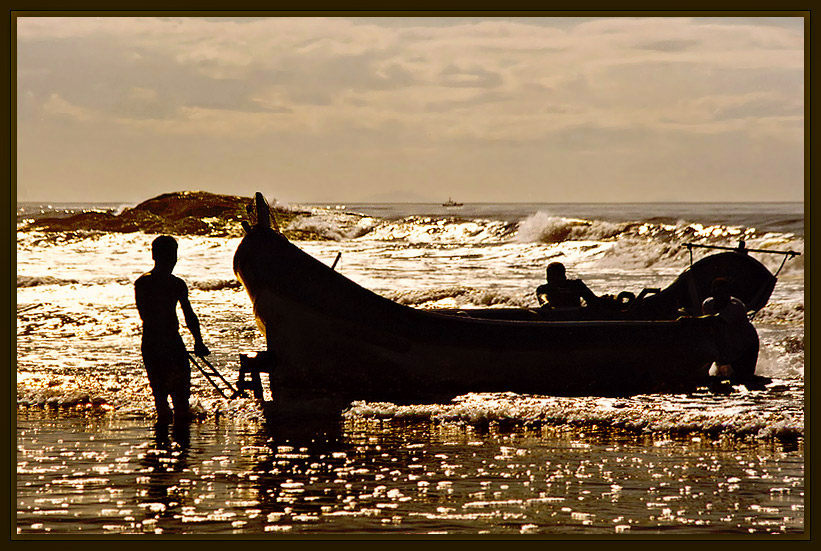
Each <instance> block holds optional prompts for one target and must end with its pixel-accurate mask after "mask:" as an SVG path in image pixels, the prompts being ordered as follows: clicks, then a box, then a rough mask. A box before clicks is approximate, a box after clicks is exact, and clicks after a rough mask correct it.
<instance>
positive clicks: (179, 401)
mask: <svg viewBox="0 0 821 551" xmlns="http://www.w3.org/2000/svg"><path fill="white" fill-rule="evenodd" d="M190 396H191V367H190V365H189V363H188V358H187V357H186V358H185V367H184V368H183V367H182V365H180V366H177V369H175V373H174V375H173V377H172V380H171V401H172V402H173V404H174V423H175V424H176V423H188V422H189V421H190V420H191V409H190V408H189V406H188V399H189V397H190Z"/></svg>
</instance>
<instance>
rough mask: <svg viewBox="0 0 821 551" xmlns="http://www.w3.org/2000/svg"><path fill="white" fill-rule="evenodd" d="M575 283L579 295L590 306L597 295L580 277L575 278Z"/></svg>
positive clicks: (596, 298)
mask: <svg viewBox="0 0 821 551" xmlns="http://www.w3.org/2000/svg"><path fill="white" fill-rule="evenodd" d="M575 281H576V285H577V286H578V287H577V289H578V292H579V295H580V296H581V297H582V298H583V299H584V302H585V303H587V305H588V306H592V305H593V304H594V303H595V302H596V301H597V300H598V299H599V297H597V296H596V293H594V292H593V291H591V290H590V287H588V286H587V285H585V283H584V281H582V280H581V279H577V280H575Z"/></svg>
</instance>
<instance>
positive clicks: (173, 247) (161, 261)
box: [151, 235, 177, 272]
mask: <svg viewBox="0 0 821 551" xmlns="http://www.w3.org/2000/svg"><path fill="white" fill-rule="evenodd" d="M151 258H153V259H154V264H156V266H157V268H159V269H161V270H165V271H168V272H171V271H172V270H173V269H174V266H175V265H176V264H177V240H176V239H174V238H173V237H171V236H170V235H161V236H159V237H158V238H156V239H155V240H154V241H153V242H152V243H151Z"/></svg>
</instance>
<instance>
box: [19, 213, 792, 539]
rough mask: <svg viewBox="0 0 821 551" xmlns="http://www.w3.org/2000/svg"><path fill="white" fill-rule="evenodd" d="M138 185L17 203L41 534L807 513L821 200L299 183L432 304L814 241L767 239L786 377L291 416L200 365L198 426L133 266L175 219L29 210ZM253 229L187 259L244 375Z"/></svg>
mask: <svg viewBox="0 0 821 551" xmlns="http://www.w3.org/2000/svg"><path fill="white" fill-rule="evenodd" d="M269 200H271V202H272V203H274V202H275V200H274V199H273V198H269ZM126 206H128V205H124V204H112V203H108V204H80V203H72V204H57V203H52V204H39V203H20V204H18V205H17V234H16V241H17V242H16V246H17V316H16V318H17V334H16V336H17V369H16V400H17V407H16V417H17V418H16V421H17V426H16V463H17V471H16V491H17V494H16V512H15V520H14V522H15V523H16V536H15V537H17V538H30V537H34V538H36V537H44V536H65V535H71V536H88V537H105V535H137V534H154V535H159V537H164V536H169V535H174V536H176V535H191V536H192V537H200V538H203V537H204V538H210V537H213V538H219V537H226V536H237V535H239V536H251V537H258V538H295V539H299V538H311V537H333V536H338V537H347V538H358V537H385V538H391V539H394V538H396V539H401V538H404V537H410V536H427V537H432V538H448V537H457V538H465V537H468V538H479V539H482V538H485V539H495V538H525V539H527V538H535V539H539V538H556V539H561V538H564V537H575V536H587V537H593V538H607V539H611V538H612V539H626V540H628V539H631V538H635V537H638V536H676V537H685V538H686V537H690V536H698V537H717V536H722V537H724V536H727V535H731V536H735V537H737V538H748V537H753V538H759V537H761V536H765V537H770V538H772V539H781V538H787V539H790V538H794V537H796V536H797V535H800V534H805V533H807V530H808V527H807V526H806V524H805V517H804V511H805V500H806V495H805V461H804V458H805V455H804V441H805V433H804V407H805V388H804V371H805V357H804V341H805V334H804V310H805V300H804V296H805V275H804V274H805V272H804V257H805V255H804V254H803V252H804V204H803V203H732V204H726V203H721V204H712V203H661V204H648V203H641V204H617V203H607V204H588V203H585V204H530V203H500V204H491V203H476V204H465V205H463V206H461V207H445V206H443V205H440V204H423V203H395V204H384V203H383V204H353V203H352V204H336V203H331V204H308V205H284V204H279V207H280V208H291V209H294V210H302V211H305V212H307V213H309V214H306V215H302V216H299V217H298V218H296V219H295V220H294V221H293V222H292V225H293V227H294V228H296V229H307V230H311V231H313V232H315V233H317V234H319V235H321V236H322V237H323V239H322V240H312V241H295V244H296V245H297V246H299V247H300V248H302V249H303V250H304V251H305V252H307V253H308V254H310V255H312V256H313V257H315V258H317V259H319V260H320V261H322V262H324V263H326V264H328V265H334V264H335V269H336V270H337V271H338V272H339V273H340V274H342V275H344V276H345V277H348V278H350V279H351V280H353V281H354V282H356V283H358V284H360V285H362V286H363V287H366V288H368V289H370V290H372V291H374V292H376V293H378V294H380V295H382V296H385V297H387V298H390V299H392V300H394V301H397V302H399V303H401V304H405V305H407V306H409V307H412V308H421V309H427V308H450V307H459V308H462V307H486V308H510V307H535V306H536V305H537V302H536V297H535V294H534V290H535V288H536V287H537V286H538V285H539V284H541V283H543V282H544V279H545V267H546V265H547V264H548V263H550V262H553V261H561V262H563V263H564V264H565V266H566V267H567V271H568V275H569V276H570V277H573V278H581V279H583V280H584V281H585V282H586V283H587V285H588V286H589V287H590V288H591V289H592V290H593V291H594V292H595V293H597V294H614V295H615V294H618V293H619V292H621V291H630V292H633V293H635V294H638V293H639V292H640V291H641V290H642V289H644V288H646V287H665V286H667V285H669V284H670V283H672V282H673V281H674V280H675V278H676V277H677V276H678V274H680V273H681V272H682V271H683V270H685V269H686V268H687V267H688V266H689V265H690V263H691V262H694V261H697V260H698V259H699V258H701V257H703V256H704V255H706V254H710V251H709V250H706V249H693V251H692V253H691V252H689V251H688V249H687V248H686V247H685V246H684V245H685V244H686V243H695V244H701V245H716V246H728V247H734V246H736V245H738V243H739V241H741V240H743V241H744V242H745V243H746V247H747V248H750V249H768V250H773V251H794V252H797V253H802V254H800V255H797V256H793V257H792V258H786V257H785V256H784V255H779V254H764V253H750V254H751V255H753V256H754V257H755V258H757V259H758V260H760V261H761V262H762V263H764V265H765V266H767V267H768V268H769V269H770V271H772V272H773V273H777V274H778V282H777V284H776V286H775V290H774V292H773V294H772V296H771V298H770V301H769V303H768V304H767V305H766V306H765V307H764V308H763V309H761V310H760V311H759V312H757V313H756V315H755V317H754V318H753V323H754V325H755V327H756V329H757V330H758V333H759V336H760V339H761V350H760V354H759V360H758V366H757V369H756V373H757V374H759V375H762V376H764V377H767V378H769V379H770V381H769V382H767V383H766V384H764V385H759V386H758V387H752V388H748V387H746V386H744V385H734V384H732V383H729V382H723V383H722V384H718V385H714V386H709V387H699V388H695V389H693V390H692V391H690V392H688V393H684V394H642V395H636V396H625V397H612V396H611V397H598V396H586V397H562V396H545V395H535V394H534V395H528V394H514V393H491V394H488V393H474V394H466V395H463V396H457V397H454V398H453V400H452V401H450V402H447V403H439V404H429V403H419V404H412V405H401V406H400V405H396V404H391V403H381V402H380V403H373V402H362V401H358V402H353V403H351V404H350V405H349V407H348V408H347V409H346V410H345V411H343V412H341V413H340V415H339V416H338V417H333V418H330V419H324V420H321V421H320V422H317V421H316V420H313V419H308V418H306V419H305V422H304V423H300V422H298V421H297V422H294V421H293V420H291V421H290V422H287V423H280V422H278V421H277V419H271V418H270V416H268V417H266V415H265V414H264V408H263V407H262V404H261V403H260V402H258V401H257V400H255V399H253V398H243V397H240V398H234V399H228V398H224V397H223V396H222V395H221V394H220V393H219V392H218V391H217V389H216V388H215V387H214V386H213V385H212V384H211V383H210V382H209V381H208V380H207V379H206V378H205V377H204V376H203V375H202V373H201V372H200V371H199V369H198V368H196V367H193V366H192V397H191V404H190V405H191V409H192V412H193V414H194V420H193V422H192V423H191V425H190V426H189V427H187V428H180V429H174V428H171V429H168V428H164V427H157V426H155V411H154V405H153V401H152V398H151V393H150V390H149V387H148V380H147V378H146V375H145V371H144V368H143V365H142V362H141V358H140V352H139V350H140V347H139V342H140V332H141V326H140V319H139V316H138V314H137V310H136V307H135V304H134V291H133V283H134V281H135V280H136V278H137V277H139V275H141V274H142V273H144V272H146V271H148V270H149V269H150V268H151V266H152V261H151V253H150V244H151V241H152V240H153V239H154V238H155V237H156V236H155V235H148V234H143V233H100V232H91V231H72V232H65V233H56V234H55V233H43V232H34V231H28V230H27V229H26V225H27V223H28V222H29V221H31V220H35V219H39V218H43V217H54V216H70V215H72V214H76V213H79V212H83V211H109V212H119V211H121V210H122V209H123V208H124V207H126ZM240 239H241V238H240V237H209V236H193V235H183V236H177V240H178V242H179V261H178V263H177V266H176V269H175V273H176V274H177V275H178V276H180V277H182V278H183V279H184V280H185V281H186V282H187V284H188V288H189V294H190V299H191V302H192V305H193V307H194V310H195V311H196V312H197V314H198V316H199V319H200V323H201V325H202V331H203V337H204V340H205V342H206V344H207V345H208V346H209V348H210V349H211V351H212V354H211V356H210V357H209V360H210V362H211V363H212V365H213V367H214V369H216V370H217V371H218V372H220V373H221V374H222V375H224V376H225V378H226V379H227V380H228V381H229V382H232V383H233V382H235V381H236V378H237V372H238V368H239V355H240V354H241V353H247V352H251V351H258V350H264V349H265V341H264V338H263V336H262V335H261V334H260V332H259V330H258V328H257V326H256V323H255V320H254V316H253V312H252V307H251V302H250V300H249V298H248V296H247V294H246V292H245V290H244V289H243V288H242V286H241V285H240V284H239V283H238V281H237V279H236V277H235V275H234V274H233V271H232V258H233V254H234V251H235V250H236V248H237V245H238V244H239V241H240ZM180 319H181V322H182V316H180ZM182 332H183V336H184V339H185V340H186V343H187V344H188V345H189V346H190V347H193V342H192V339H191V336H190V334H189V333H187V331H185V328H184V326H183V327H182ZM318 338H321V336H318ZM657 361H658V363H659V366H662V365H663V364H664V362H665V361H666V358H664V357H659V358H658V359H657ZM500 369H504V366H500ZM220 385H222V383H220ZM222 386H223V387H224V385H222ZM272 391H273V392H276V389H270V388H269V387H268V386H267V385H266V388H265V397H266V398H270V397H271V392H272Z"/></svg>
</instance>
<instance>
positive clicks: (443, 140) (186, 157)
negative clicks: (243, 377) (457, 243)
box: [16, 17, 805, 203]
mask: <svg viewBox="0 0 821 551" xmlns="http://www.w3.org/2000/svg"><path fill="white" fill-rule="evenodd" d="M16 23H17V83H16V90H17V200H18V201H48V202H61V201H80V202H85V201H100V202H132V203H136V202H139V201H143V200H145V199H148V198H151V197H154V196H156V195H159V194H161V193H166V192H170V191H180V190H204V191H211V192H214V193H226V194H232V195H252V194H253V193H254V192H255V191H262V192H263V193H264V194H265V195H266V196H267V197H269V198H275V199H277V200H278V201H280V202H284V203H290V202H366V201H397V200H408V201H432V202H438V201H443V200H445V199H447V198H448V197H453V198H454V199H456V200H459V201H463V202H534V203H535V202H538V203H545V202H618V201H625V202H640V201H664V202H666V201H718V202H722V201H803V199H804V124H805V117H804V108H805V105H804V20H803V19H802V18H799V17H790V18H747V17H739V18H711V17H697V18H687V17H645V18H633V17H603V18H578V17H573V18H560V17H559V18H542V17H531V18H509V17H508V18H505V17H487V18H465V17H459V18H442V17H439V18H433V17H414V18H378V17H373V18H354V17H262V18H214V17H208V18H196V17H184V18H161V17H128V18H127V17H68V18H61V17H20V18H18V19H17V20H16Z"/></svg>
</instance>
